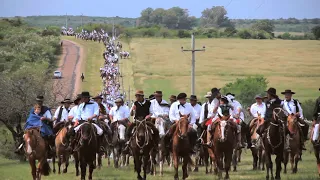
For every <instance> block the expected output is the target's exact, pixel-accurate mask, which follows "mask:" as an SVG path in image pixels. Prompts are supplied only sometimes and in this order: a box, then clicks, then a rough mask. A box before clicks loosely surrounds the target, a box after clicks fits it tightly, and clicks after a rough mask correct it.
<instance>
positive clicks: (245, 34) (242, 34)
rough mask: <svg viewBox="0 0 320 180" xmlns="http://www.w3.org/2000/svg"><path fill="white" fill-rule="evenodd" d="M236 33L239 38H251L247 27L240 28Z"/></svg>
mask: <svg viewBox="0 0 320 180" xmlns="http://www.w3.org/2000/svg"><path fill="white" fill-rule="evenodd" d="M237 34H238V36H239V37H240V38H241V39H251V38H252V36H251V33H250V32H249V30H247V29H243V30H240V31H239V32H238V33H237Z"/></svg>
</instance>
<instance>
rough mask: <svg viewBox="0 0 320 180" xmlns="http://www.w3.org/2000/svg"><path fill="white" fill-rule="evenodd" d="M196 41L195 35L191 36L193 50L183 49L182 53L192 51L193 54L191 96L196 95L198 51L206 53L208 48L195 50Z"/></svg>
mask: <svg viewBox="0 0 320 180" xmlns="http://www.w3.org/2000/svg"><path fill="white" fill-rule="evenodd" d="M195 46H196V44H195V39H194V33H192V34H191V48H192V49H183V47H181V51H182V52H184V51H191V52H192V60H191V94H192V95H195V64H196V63H195V62H196V51H205V50H206V47H205V46H203V47H202V49H195Z"/></svg>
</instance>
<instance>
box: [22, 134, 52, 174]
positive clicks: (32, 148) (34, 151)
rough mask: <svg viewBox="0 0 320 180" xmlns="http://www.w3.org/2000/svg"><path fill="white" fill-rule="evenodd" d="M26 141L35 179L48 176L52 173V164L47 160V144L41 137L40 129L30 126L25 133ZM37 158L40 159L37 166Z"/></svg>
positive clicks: (27, 153)
mask: <svg viewBox="0 0 320 180" xmlns="http://www.w3.org/2000/svg"><path fill="white" fill-rule="evenodd" d="M24 142H25V145H26V149H25V151H26V155H27V158H28V161H29V164H30V166H31V174H32V177H33V179H34V180H40V179H41V175H44V176H48V175H49V174H50V166H49V163H48V162H47V145H46V143H45V141H44V139H43V138H42V137H41V134H40V129H39V128H30V129H28V130H26V131H25V134H24ZM36 160H38V166H37V167H36Z"/></svg>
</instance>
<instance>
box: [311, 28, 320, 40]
mask: <svg viewBox="0 0 320 180" xmlns="http://www.w3.org/2000/svg"><path fill="white" fill-rule="evenodd" d="M311 31H312V33H313V34H314V36H315V38H316V39H320V26H315V27H313V28H312V30H311Z"/></svg>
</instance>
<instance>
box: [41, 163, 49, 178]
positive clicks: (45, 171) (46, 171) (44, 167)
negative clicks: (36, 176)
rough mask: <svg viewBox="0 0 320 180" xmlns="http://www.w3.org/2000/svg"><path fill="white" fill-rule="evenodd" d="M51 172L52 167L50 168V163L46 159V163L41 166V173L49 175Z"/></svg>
mask: <svg viewBox="0 0 320 180" xmlns="http://www.w3.org/2000/svg"><path fill="white" fill-rule="evenodd" d="M50 172H51V168H50V165H49V163H48V161H47V160H45V162H44V164H43V165H42V168H41V174H42V175H44V176H49V174H50Z"/></svg>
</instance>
